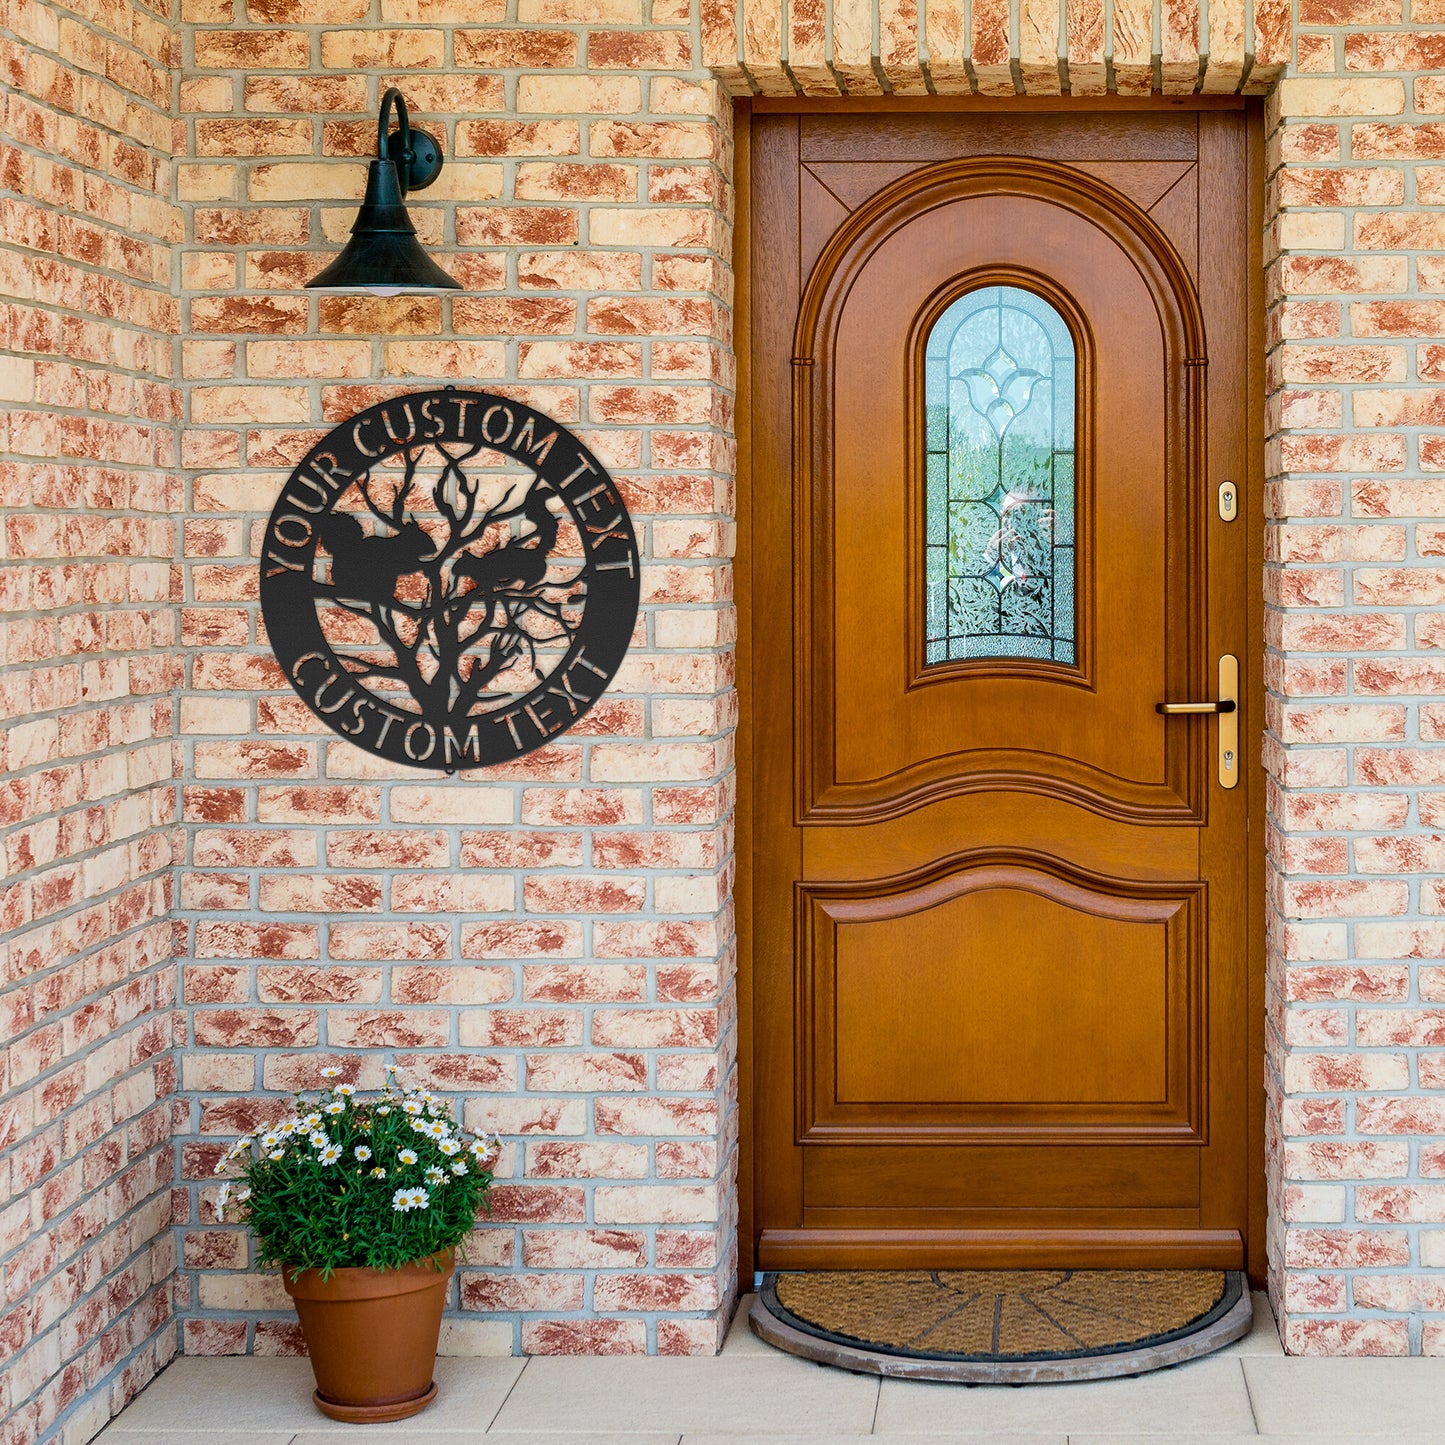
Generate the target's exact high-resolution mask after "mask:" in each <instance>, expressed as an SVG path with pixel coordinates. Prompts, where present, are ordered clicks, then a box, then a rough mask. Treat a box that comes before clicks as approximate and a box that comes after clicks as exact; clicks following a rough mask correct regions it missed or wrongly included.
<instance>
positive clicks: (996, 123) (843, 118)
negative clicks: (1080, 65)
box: [800, 109, 1199, 165]
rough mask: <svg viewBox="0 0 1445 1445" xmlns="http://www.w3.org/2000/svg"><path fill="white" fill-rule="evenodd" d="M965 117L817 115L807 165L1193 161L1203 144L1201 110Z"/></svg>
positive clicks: (807, 138) (806, 141) (805, 149)
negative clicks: (1002, 159) (952, 120)
mask: <svg viewBox="0 0 1445 1445" xmlns="http://www.w3.org/2000/svg"><path fill="white" fill-rule="evenodd" d="M958 119H959V120H960V121H962V122H963V124H949V123H948V122H947V121H943V122H941V121H940V118H939V117H937V116H931V115H918V114H912V115H888V114H878V113H876V112H875V113H872V114H867V115H818V116H809V117H807V118H806V119H805V120H804V121H803V126H802V133H801V134H802V147H801V150H800V157H801V159H802V161H803V163H804V164H805V165H813V164H815V163H817V162H827V161H883V162H898V161H905V160H908V161H946V160H953V159H955V158H956V157H958V156H969V155H975V156H986V155H1009V156H1048V157H1049V158H1050V159H1052V160H1062V161H1066V160H1081V161H1103V160H1123V161H1192V160H1194V159H1196V157H1197V155H1198V151H1199V142H1198V117H1197V116H1196V115H1195V114H1194V113H1193V112H1192V111H1180V112H1175V113H1173V114H1170V113H1169V112H1167V111H1165V112H1157V113H1146V112H1139V111H1133V112H1130V113H1128V114H1125V113H1122V112H1116V113H1114V114H1112V115H1110V114H1107V113H1094V114H1092V115H1090V116H1089V117H1088V120H1087V123H1086V124H1078V123H1077V121H1076V118H1075V117H1072V116H1059V117H1047V118H1041V117H1039V116H1033V115H1027V114H1009V113H1007V112H1005V111H1002V110H997V109H991V110H990V111H989V112H988V113H987V114H985V115H982V116H974V117H967V116H961V117H958ZM1041 119H1042V120H1043V124H1040V120H1041ZM970 120H971V121H972V122H973V123H972V124H969V123H968V122H969V121H970Z"/></svg>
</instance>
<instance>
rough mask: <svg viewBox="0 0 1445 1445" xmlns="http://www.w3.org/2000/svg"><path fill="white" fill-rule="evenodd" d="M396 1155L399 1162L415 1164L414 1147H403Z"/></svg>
mask: <svg viewBox="0 0 1445 1445" xmlns="http://www.w3.org/2000/svg"><path fill="white" fill-rule="evenodd" d="M396 1157H397V1159H398V1161H399V1162H400V1163H402V1164H415V1163H416V1150H415V1149H403V1150H402V1151H401V1153H400V1154H398V1155H397V1156H396Z"/></svg>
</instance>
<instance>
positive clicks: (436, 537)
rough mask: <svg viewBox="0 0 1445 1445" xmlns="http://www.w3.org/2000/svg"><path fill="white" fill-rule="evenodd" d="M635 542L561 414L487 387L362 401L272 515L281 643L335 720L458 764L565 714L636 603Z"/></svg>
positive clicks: (267, 603) (475, 763)
mask: <svg viewBox="0 0 1445 1445" xmlns="http://www.w3.org/2000/svg"><path fill="white" fill-rule="evenodd" d="M639 586H640V582H639V573H638V556H637V541H636V538H635V537H634V535H633V531H632V520H631V518H630V517H629V516H628V514H627V508H626V507H625V506H624V505H623V503H622V499H621V497H620V496H619V494H618V491H617V488H616V486H615V484H614V483H613V481H612V478H611V477H610V476H608V474H607V471H606V469H605V468H604V467H603V466H602V465H601V463H600V462H598V460H597V459H596V458H595V457H594V456H593V455H592V453H591V452H589V451H588V450H587V448H586V447H584V446H583V445H582V443H581V442H579V441H578V440H577V438H576V437H575V436H573V435H572V433H571V432H569V431H568V430H567V429H566V427H563V426H559V425H558V424H557V423H556V422H554V421H551V420H549V419H548V418H547V417H545V416H543V415H542V413H541V412H538V411H533V410H532V409H531V408H530V407H527V406H522V405H521V404H519V403H518V402H515V401H509V400H507V399H506V398H504V397H500V396H494V395H492V394H491V393H489V392H484V391H458V390H456V389H455V388H452V387H447V388H445V389H444V390H441V391H417V392H411V393H408V394H405V395H402V396H397V397H394V398H393V399H392V400H390V401H386V402H382V403H381V404H380V405H379V406H373V407H369V408H368V409H367V410H365V411H362V412H358V413H357V414H356V415H355V416H354V417H352V418H351V419H350V420H349V421H346V422H343V423H342V424H341V425H340V426H338V427H336V428H335V429H334V430H333V431H331V432H329V433H328V434H327V435H326V436H325V437H324V438H323V439H322V440H321V441H320V442H319V443H318V444H317V445H316V446H315V447H314V448H312V450H311V451H310V452H308V453H307V455H306V458H305V460H303V461H302V463H301V465H300V466H298V467H297V468H296V470H295V471H294V472H292V474H291V477H290V479H289V480H288V481H287V483H286V486H285V488H284V490H283V491H282V493H281V499H280V500H279V501H278V502H277V503H276V507H275V510H274V511H273V512H272V513H271V520H270V522H269V523H268V524H267V527H266V537H265V545H264V547H263V555H262V562H261V610H262V613H263V615H264V617H265V619H266V631H267V634H268V636H269V637H270V641H271V647H272V650H273V651H274V652H275V654H276V657H277V659H278V661H279V662H280V663H281V666H282V668H283V669H284V670H285V672H286V676H287V677H288V678H289V679H290V681H291V685H292V687H294V688H295V689H296V691H297V693H298V694H300V697H301V699H302V701H303V702H304V703H305V704H306V705H307V707H309V708H310V709H311V711H312V712H314V713H315V714H316V715H317V717H319V718H320V719H321V720H322V721H323V722H324V723H326V724H327V726H328V727H331V728H333V729H334V730H335V731H336V732H338V733H340V734H341V736H342V737H344V738H347V739H348V740H349V741H351V742H353V743H355V744H356V745H357V746H358V747H361V748H365V749H367V751H369V752H373V753H377V754H379V755H380V756H381V757H384V758H390V759H391V760H392V761H393V762H398V763H411V764H414V765H415V766H417V767H423V768H438V769H442V770H444V771H446V772H449V773H450V772H455V771H456V770H457V769H459V768H474V767H481V766H484V765H486V764H488V763H497V762H505V761H507V760H508V759H511V758H515V757H517V756H518V755H519V754H521V753H526V752H530V751H531V750H532V749H533V748H536V747H540V746H541V745H542V744H543V743H545V742H546V741H547V740H548V739H549V738H551V737H555V736H556V735H557V734H558V733H560V732H563V731H565V730H566V729H567V728H568V727H570V726H571V725H572V724H573V723H574V722H576V721H577V719H578V718H580V717H581V716H582V714H583V713H585V712H586V711H587V709H588V708H589V707H591V706H592V704H593V703H594V702H595V701H596V700H597V698H598V697H599V696H600V695H601V694H602V692H603V690H604V689H605V688H606V686H607V684H608V682H610V681H611V679H612V676H613V674H614V673H615V672H616V671H617V668H618V666H619V664H620V663H621V661H622V659H623V657H624V655H625V654H626V652H627V646H628V643H629V642H630V641H631V639H632V629H633V626H634V624H635V622H636V620H637V601H638V591H639Z"/></svg>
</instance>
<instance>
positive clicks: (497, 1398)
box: [106, 1355, 681, 1445]
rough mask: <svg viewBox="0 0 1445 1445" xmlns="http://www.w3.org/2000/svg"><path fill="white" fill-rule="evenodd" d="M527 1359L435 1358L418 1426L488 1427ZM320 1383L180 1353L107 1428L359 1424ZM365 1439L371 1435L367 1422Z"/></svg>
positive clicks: (307, 1373)
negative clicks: (316, 1398)
mask: <svg viewBox="0 0 1445 1445" xmlns="http://www.w3.org/2000/svg"><path fill="white" fill-rule="evenodd" d="M526 1364H527V1362H526V1360H521V1359H512V1358H510V1357H509V1358H504V1359H491V1358H479V1359H457V1358H453V1359H445V1360H438V1361H437V1367H436V1381H437V1398H436V1401H435V1403H434V1404H432V1405H431V1406H429V1407H428V1409H427V1411H426V1413H425V1415H420V1416H416V1417H415V1419H416V1422H417V1428H418V1429H427V1430H442V1429H445V1430H474V1431H478V1432H480V1431H484V1430H485V1429H486V1428H487V1426H488V1425H489V1424H490V1423H491V1421H492V1418H493V1416H495V1415H496V1413H497V1411H498V1409H499V1408H500V1407H501V1404H502V1401H503V1400H505V1399H506V1398H507V1393H508V1391H509V1390H511V1388H512V1386H513V1385H514V1384H515V1383H516V1380H517V1377H518V1376H519V1375H520V1374H521V1373H522V1371H523V1369H524V1368H525V1366H526ZM315 1388H316V1382H315V1380H314V1379H313V1378H312V1375H311V1366H310V1364H309V1363H308V1362H307V1361H306V1360H275V1359H269V1360H268V1359H256V1358H254V1357H253V1356H246V1355H236V1356H225V1357H221V1358H206V1359H198V1358H184V1359H179V1360H176V1361H175V1362H174V1363H173V1364H171V1365H169V1366H168V1367H167V1368H166V1369H165V1370H163V1371H162V1372H161V1373H160V1374H159V1375H158V1376H156V1378H155V1379H154V1380H153V1381H152V1382H151V1383H150V1384H149V1385H148V1386H147V1387H146V1388H145V1389H144V1390H142V1391H141V1393H140V1394H139V1395H137V1396H136V1398H135V1399H134V1400H132V1401H131V1402H130V1404H129V1405H128V1406H127V1407H126V1409H125V1411H124V1412H123V1413H122V1414H121V1415H119V1416H117V1418H116V1419H115V1420H114V1421H112V1422H111V1424H110V1426H109V1427H108V1428H107V1431H106V1433H107V1434H114V1435H115V1437H116V1440H115V1445H136V1442H134V1441H129V1440H125V1441H123V1440H122V1439H121V1437H122V1436H125V1435H130V1436H133V1435H135V1434H137V1433H140V1432H151V1433H156V1432H164V1431H180V1432H183V1433H185V1434H188V1435H189V1436H191V1437H192V1438H193V1439H194V1438H196V1437H204V1436H207V1435H220V1436H225V1437H226V1445H232V1441H234V1440H235V1439H236V1438H237V1429H236V1427H237V1426H238V1425H242V1426H244V1427H245V1428H247V1429H249V1430H252V1431H259V1432H260V1433H262V1434H263V1435H264V1434H266V1433H267V1432H272V1433H274V1432H277V1431H283V1430H284V1431H289V1432H290V1434H288V1435H287V1436H286V1440H285V1441H284V1442H281V1445H288V1442H289V1440H290V1436H291V1435H293V1434H295V1433H296V1432H298V1431H302V1430H305V1431H308V1432H311V1433H324V1434H328V1435H332V1436H335V1435H336V1434H337V1433H338V1432H343V1431H347V1430H355V1429H356V1428H357V1427H356V1426H354V1425H348V1424H344V1423H343V1422H341V1421H339V1420H328V1419H327V1418H326V1416H325V1415H323V1414H322V1413H321V1412H320V1411H319V1410H318V1409H317V1408H316V1406H315V1404H314V1403H313V1402H312V1399H311V1392H312V1390H314V1389H315ZM399 1424H405V1422H399ZM387 1428H388V1429H396V1428H397V1426H388V1427H387ZM678 1433H681V1427H680V1426H679V1427H678ZM367 1438H368V1439H371V1438H373V1437H372V1436H371V1434H370V1427H368V1432H367ZM264 1445H276V1442H274V1441H271V1440H267V1441H265V1442H264Z"/></svg>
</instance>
